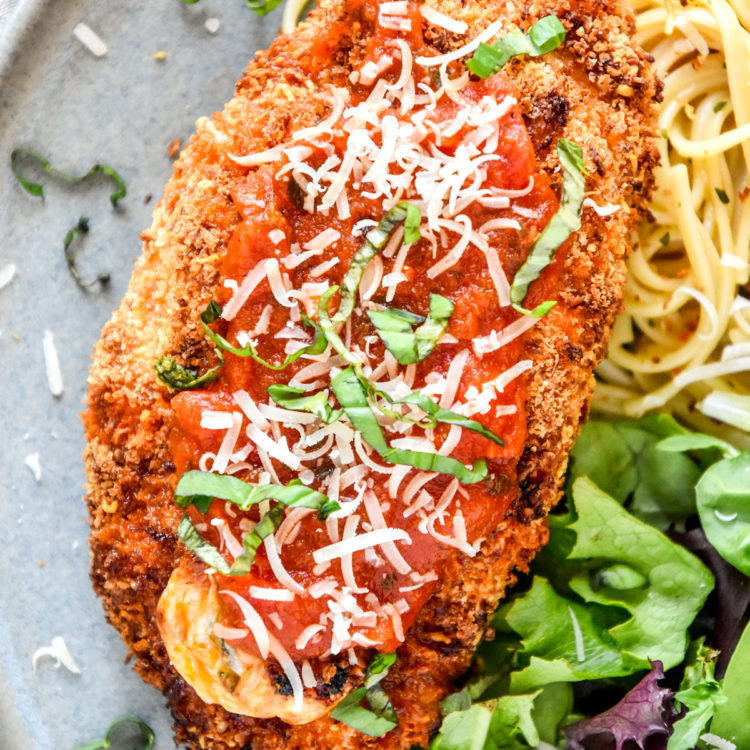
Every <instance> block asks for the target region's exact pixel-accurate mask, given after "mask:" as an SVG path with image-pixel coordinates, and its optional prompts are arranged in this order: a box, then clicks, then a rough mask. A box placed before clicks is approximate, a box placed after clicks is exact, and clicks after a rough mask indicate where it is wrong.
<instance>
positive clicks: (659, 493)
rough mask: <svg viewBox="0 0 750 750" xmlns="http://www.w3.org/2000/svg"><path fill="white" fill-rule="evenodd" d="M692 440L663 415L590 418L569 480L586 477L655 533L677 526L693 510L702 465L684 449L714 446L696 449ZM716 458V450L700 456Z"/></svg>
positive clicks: (577, 446)
mask: <svg viewBox="0 0 750 750" xmlns="http://www.w3.org/2000/svg"><path fill="white" fill-rule="evenodd" d="M696 437H697V436H694V435H692V434H691V433H688V432H687V431H686V430H684V429H683V428H682V427H680V426H679V425H678V424H677V423H676V422H675V421H674V420H673V419H672V418H671V417H668V416H667V415H665V414H659V415H651V416H648V417H645V418H644V419H642V420H639V421H637V422H635V421H634V422H617V423H610V422H600V421H596V420H592V421H590V422H588V423H587V424H586V425H584V427H583V429H582V430H581V434H580V436H579V438H578V441H577V442H576V445H575V447H574V448H573V451H572V452H571V467H570V469H569V471H568V481H569V483H572V482H574V481H575V480H576V479H577V478H578V477H582V476H585V477H588V478H589V479H591V481H593V482H594V483H595V484H596V485H598V486H599V487H600V488H601V489H602V490H603V491H604V492H606V493H607V494H608V495H610V496H611V497H613V498H614V499H615V500H617V501H618V502H619V503H621V504H623V505H625V507H626V508H627V509H628V510H629V511H630V512H631V513H632V514H633V515H634V516H636V517H637V518H640V519H641V520H643V521H646V522H647V523H649V524H651V525H652V526H655V527H656V528H657V529H661V530H666V529H667V528H669V526H670V525H672V524H674V525H675V526H677V527H681V526H682V525H683V524H684V522H685V519H686V518H687V517H688V516H690V515H692V514H693V513H695V511H696V504H695V485H696V483H697V481H698V479H699V478H700V475H701V468H702V467H703V464H702V462H701V460H696V459H695V458H693V457H692V456H691V455H688V454H687V453H686V452H685V451H687V450H698V449H699V447H700V448H701V449H706V448H715V447H716V446H715V444H712V445H708V444H705V443H702V444H701V445H700V446H699V445H698V444H697V443H696V442H695V441H694V439H695V438H696ZM706 437H707V436H706ZM675 441H677V442H675ZM688 441H692V442H688ZM718 455H719V454H718V453H716V452H715V451H714V452H710V453H708V454H706V453H704V454H703V455H702V456H701V457H699V458H701V459H707V460H709V459H714V458H717V457H718Z"/></svg>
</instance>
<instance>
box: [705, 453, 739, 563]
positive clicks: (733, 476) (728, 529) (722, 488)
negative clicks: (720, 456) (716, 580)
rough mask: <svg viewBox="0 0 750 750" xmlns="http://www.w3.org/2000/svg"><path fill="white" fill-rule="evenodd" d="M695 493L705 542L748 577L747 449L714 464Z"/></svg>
mask: <svg viewBox="0 0 750 750" xmlns="http://www.w3.org/2000/svg"><path fill="white" fill-rule="evenodd" d="M695 492H696V499H697V504H698V513H699V515H700V519H701V525H702V526H703V530H704V531H705V532H706V536H707V537H708V541H709V542H711V544H712V545H713V546H714V547H715V548H716V550H717V551H718V553H719V554H720V555H721V556H722V557H723V558H724V559H725V560H726V561H727V562H729V563H731V564H732V565H734V567H735V568H737V570H739V571H740V572H741V573H744V574H745V575H746V576H750V452H747V453H741V454H740V455H738V456H734V457H732V458H725V459H724V460H723V461H719V462H718V463H716V464H714V465H713V466H712V467H711V468H710V469H708V470H707V471H706V473H705V474H704V475H703V476H702V477H701V479H700V481H699V482H698V484H697V486H696V488H695Z"/></svg>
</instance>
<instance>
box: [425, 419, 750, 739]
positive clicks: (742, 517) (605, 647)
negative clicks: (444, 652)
mask: <svg viewBox="0 0 750 750" xmlns="http://www.w3.org/2000/svg"><path fill="white" fill-rule="evenodd" d="M549 526H550V540H549V544H548V545H547V546H546V547H545V548H544V549H543V550H542V551H541V552H540V553H539V555H538V556H537V558H536V559H535V560H534V562H533V564H532V566H531V570H530V572H529V574H528V575H525V576H523V578H522V580H520V581H519V583H518V585H517V586H516V587H515V588H514V589H513V590H512V591H511V592H510V593H509V595H508V597H507V598H506V599H505V600H503V602H502V603H501V606H500V607H499V609H498V610H497V612H496V613H495V615H494V617H493V619H492V621H491V623H490V625H491V628H492V630H491V631H490V635H492V634H493V633H494V637H492V638H491V639H487V640H485V642H483V643H482V644H481V645H480V647H479V649H478V651H477V654H476V658H475V663H474V667H473V670H472V672H471V675H470V677H469V678H468V681H467V683H466V685H465V686H464V688H463V689H462V690H461V691H460V692H458V693H455V694H453V695H451V696H449V697H448V698H447V699H446V700H445V701H444V702H443V704H442V710H443V714H444V717H443V724H442V727H441V729H440V732H439V734H438V735H437V737H436V738H435V739H434V741H433V742H432V744H431V750H506V749H507V750H516V748H518V749H520V748H543V749H545V750H549V749H550V748H566V749H568V750H611V749H612V748H614V749H616V750H632V749H635V748H641V749H642V750H654V749H656V748H666V750H691V749H692V748H717V750H730V749H731V748H737V750H747V749H748V748H750V677H748V675H750V627H748V619H749V617H750V452H747V453H740V452H739V451H737V450H736V449H735V448H734V447H733V446H731V445H729V444H728V443H726V442H724V441H722V440H719V439H717V438H715V437H712V436H709V435H702V434H697V433H693V432H689V431H687V430H685V429H683V428H682V427H681V426H679V425H678V424H677V423H676V422H675V421H674V420H673V419H672V418H671V417H669V416H667V415H652V416H648V417H646V418H644V419H642V420H640V421H637V422H618V423H611V422H601V421H591V422H589V423H588V424H587V425H586V426H585V427H584V428H583V430H582V432H581V435H580V438H579V440H578V442H577V444H576V446H575V449H574V450H573V452H572V455H571V462H570V468H569V471H568V477H567V483H566V488H565V497H564V500H563V502H562V503H561V504H560V506H559V508H558V509H557V510H556V511H555V512H554V513H553V514H552V515H551V516H550V517H549Z"/></svg>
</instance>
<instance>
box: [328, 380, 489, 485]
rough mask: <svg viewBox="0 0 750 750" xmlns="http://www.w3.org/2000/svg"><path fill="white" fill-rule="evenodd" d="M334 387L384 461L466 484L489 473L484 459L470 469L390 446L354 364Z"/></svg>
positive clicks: (436, 456) (443, 458) (451, 460)
mask: <svg viewBox="0 0 750 750" xmlns="http://www.w3.org/2000/svg"><path fill="white" fill-rule="evenodd" d="M331 388H332V390H333V392H334V394H335V396H336V398H337V399H338V401H339V404H341V406H342V408H343V409H344V412H346V415H347V417H349V420H350V421H351V423H352V425H353V426H354V429H356V430H358V431H359V432H360V433H361V435H362V438H363V439H364V440H365V442H366V443H367V444H368V445H369V446H370V447H372V448H373V449H374V450H375V451H377V452H378V453H379V454H380V456H381V457H382V458H383V460H384V461H387V462H388V463H392V464H400V465H403V466H412V467H414V468H416V469H420V470H422V471H436V472H438V473H441V474H450V475H451V476H454V477H456V478H457V479H458V480H459V481H461V482H463V483H464V484H474V483H476V482H481V481H482V480H483V479H484V478H485V477H486V476H487V462H486V461H484V460H479V461H475V462H474V464H473V466H472V468H471V469H469V468H468V467H466V466H465V465H464V464H462V463H461V462H460V461H458V460H457V459H455V458H450V457H449V456H441V455H439V454H437V453H425V452H422V451H412V450H404V449H400V448H393V447H391V446H390V445H389V444H388V442H387V441H386V439H385V436H384V435H383V430H382V429H381V427H380V425H379V424H378V420H377V419H376V417H375V415H374V414H373V412H372V409H371V408H370V405H369V403H368V401H367V394H366V392H365V389H364V388H363V387H362V384H361V383H360V381H359V379H358V378H357V376H356V374H355V372H354V370H353V369H352V368H351V367H347V368H346V369H345V370H342V371H341V372H340V373H339V374H338V375H336V377H335V378H334V379H333V380H332V381H331Z"/></svg>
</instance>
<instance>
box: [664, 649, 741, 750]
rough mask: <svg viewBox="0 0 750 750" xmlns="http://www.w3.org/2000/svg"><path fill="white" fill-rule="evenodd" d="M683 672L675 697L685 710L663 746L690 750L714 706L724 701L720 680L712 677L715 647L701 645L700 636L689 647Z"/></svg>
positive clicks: (713, 711)
mask: <svg viewBox="0 0 750 750" xmlns="http://www.w3.org/2000/svg"><path fill="white" fill-rule="evenodd" d="M691 652H692V653H691V654H690V656H689V657H688V664H687V666H686V667H685V675H684V677H683V679H682V683H681V684H680V691H679V692H678V693H677V694H676V695H675V700H676V701H677V702H678V703H681V704H682V705H683V706H684V707H685V708H686V709H687V713H686V714H685V715H684V716H683V717H682V718H680V719H678V720H677V721H676V722H675V724H674V731H673V732H672V735H671V736H670V737H669V740H668V742H667V750H691V748H694V747H695V746H696V745H697V744H698V740H699V739H700V736H701V735H702V734H703V733H704V732H705V731H706V728H707V726H708V724H709V722H710V721H711V719H712V717H713V716H714V713H715V712H716V709H717V707H718V706H720V705H721V704H722V703H726V700H727V698H726V696H725V695H724V693H723V690H722V687H721V684H720V683H719V682H717V680H716V679H715V678H714V669H715V665H716V658H717V656H718V655H719V652H718V651H714V650H712V649H710V648H707V647H706V646H705V645H703V638H701V639H700V640H698V641H696V642H695V643H694V644H693V645H692V647H691Z"/></svg>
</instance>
